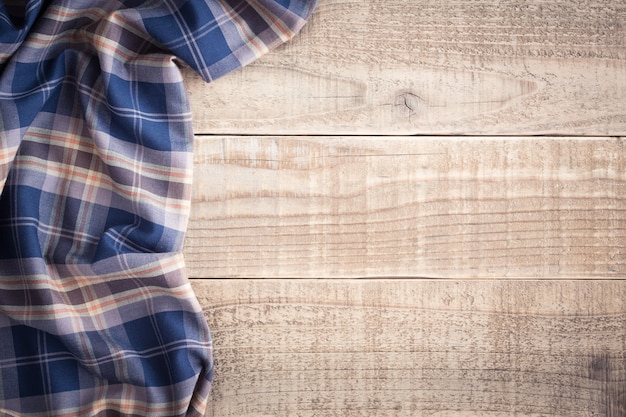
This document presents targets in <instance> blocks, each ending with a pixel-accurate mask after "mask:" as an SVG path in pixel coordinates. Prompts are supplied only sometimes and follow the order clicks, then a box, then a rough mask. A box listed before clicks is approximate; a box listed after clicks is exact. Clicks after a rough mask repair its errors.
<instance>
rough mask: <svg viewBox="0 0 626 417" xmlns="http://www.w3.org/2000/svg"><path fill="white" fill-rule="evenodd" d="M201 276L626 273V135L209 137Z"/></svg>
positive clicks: (201, 145)
mask: <svg viewBox="0 0 626 417" xmlns="http://www.w3.org/2000/svg"><path fill="white" fill-rule="evenodd" d="M195 163H196V165H195V169H196V171H195V174H196V175H195V178H194V188H193V189H194V192H193V204H192V213H191V222H190V225H189V231H188V233H187V241H186V245H185V247H186V249H185V251H186V252H185V255H186V261H187V266H188V268H189V272H190V274H191V276H193V277H270V278H271V277H311V278H318V277H329V278H333V277H334V278H337V277H382V276H396V277H398V276H407V277H416V276H418V277H419V276H426V277H459V278H463V277H465V278H472V277H494V278H497V277H537V278H542V277H543V278H546V277H548V278H549V277H554V278H559V277H560V278H563V277H617V278H620V277H624V275H625V274H626V254H625V252H624V250H625V248H626V215H625V213H626V154H625V152H624V141H623V139H621V138H585V139H581V138H578V139H575V138H464V139H459V138H446V139H441V138H426V137H419V138H416V137H404V138H400V137H389V138H381V137H379V138H367V137H198V138H197V144H196V149H195Z"/></svg>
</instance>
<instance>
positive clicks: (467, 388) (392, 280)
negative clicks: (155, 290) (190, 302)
mask: <svg viewBox="0 0 626 417" xmlns="http://www.w3.org/2000/svg"><path fill="white" fill-rule="evenodd" d="M185 76H186V80H187V82H188V89H189V91H190V94H191V104H192V108H193V111H194V128H195V131H196V133H197V134H198V136H197V142H196V151H195V156H194V157H195V178H194V181H195V182H194V187H193V204H192V213H191V219H190V223H189V230H188V234H187V240H186V244H185V256H186V261H187V266H188V269H189V273H190V275H191V276H192V277H196V278H211V277H217V278H222V277H224V278H228V279H197V280H193V285H194V288H195V289H196V292H197V294H198V296H199V299H200V302H201V305H202V306H203V308H204V310H205V314H206V318H207V320H208V322H209V325H210V327H211V329H212V332H213V336H214V340H215V361H216V374H215V385H214V388H213V393H212V398H211V401H210V403H209V410H208V414H207V416H211V417H230V416H232V417H248V416H254V417H261V416H263V417H269V416H272V417H283V416H284V417H314V416H324V417H334V416H336V417H344V416H346V417H352V416H354V417H356V416H359V417H360V416H363V417H383V416H384V417H387V416H394V417H395V416H398V417H403V416H412V417H413V416H429V417H457V416H458V417H477V416H487V417H509V416H524V417H540V416H548V415H549V416H561V417H583V416H584V417H591V416H596V417H624V416H626V280H625V279H624V277H625V276H626V254H625V250H626V249H625V248H626V188H625V187H626V154H625V153H624V141H623V139H621V138H620V137H619V136H626V2H625V1H624V0H619V1H613V0H592V1H581V0H562V1H548V0H529V1H526V0H497V1H496V0H426V1H422V0H420V1H416V0H361V1H357V0H320V3H319V6H318V8H317V10H316V11H315V14H314V16H313V18H312V20H311V22H310V23H309V24H308V25H307V26H306V27H305V28H304V31H303V32H302V33H301V34H299V35H298V36H297V37H296V38H295V39H294V40H293V41H292V42H290V43H288V44H286V45H284V46H283V47H281V48H280V49H279V50H277V51H275V53H273V54H270V55H268V56H266V57H263V58H262V59H261V60H259V61H258V62H257V63H255V64H253V65H251V66H249V67H247V68H244V69H243V70H240V71H238V72H236V73H234V74H232V75H230V76H229V77H228V78H227V79H226V80H218V81H216V82H214V83H212V84H208V85H207V84H203V83H202V82H201V81H199V79H198V78H197V77H194V76H193V75H192V74H191V73H190V72H187V73H186V74H185ZM412 134H416V135H420V136H414V137H410V136H404V137H403V136H398V135H412ZM537 134H543V135H551V136H546V137H529V136H532V135H537ZM203 135H206V136H203ZM338 135H345V136H338ZM360 135H361V136H360ZM363 135H365V136H363ZM425 135H442V136H438V137H435V136H425ZM480 135H483V136H480ZM523 135H526V136H523ZM362 277H365V278H367V279H363V280H355V279H351V278H362ZM400 277H402V278H404V279H398V278H400ZM416 277H428V278H449V279H441V280H439V279H434V280H420V279H416ZM237 278H289V279H279V280H278V279H259V280H257V279H237ZM291 278H293V279H291ZM307 278H324V279H315V280H313V279H307ZM338 278H341V279H338ZM510 278H523V279H516V280H513V279H510ZM528 278H537V279H536V280H534V281H533V280H527V279H528ZM577 278H582V279H580V280H572V279H577ZM601 278H607V279H604V280H601Z"/></svg>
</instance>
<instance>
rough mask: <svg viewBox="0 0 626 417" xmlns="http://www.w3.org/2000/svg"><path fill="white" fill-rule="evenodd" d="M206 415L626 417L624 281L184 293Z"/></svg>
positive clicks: (215, 287)
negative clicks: (200, 323)
mask: <svg viewBox="0 0 626 417" xmlns="http://www.w3.org/2000/svg"><path fill="white" fill-rule="evenodd" d="M193 286H194V289H195V291H196V293H197V294H198V297H199V299H200V301H201V303H202V305H203V306H204V311H205V316H206V318H207V320H208V322H209V325H210V326H211V328H212V333H213V337H214V343H215V360H216V362H215V372H216V373H215V383H214V387H213V390H212V397H211V399H210V401H209V410H208V413H207V416H224V417H228V416H233V417H246V416H255V417H256V416H273V417H280V416H299V417H313V416H329V417H331V416H338V417H339V416H340V417H350V416H363V417H371V416H381V417H382V416H385V417H386V416H398V417H402V416H436V417H444V416H445V417H453V416H472V417H474V416H488V417H505V416H507V417H508V416H533V417H539V416H548V415H549V416H562V417H583V416H584V417H587V416H589V417H590V416H604V417H621V416H624V415H626V356H625V348H626V332H625V330H626V283H625V282H624V281H502V280H491V281H432V280H431V281H420V280H390V279H386V280H196V281H193Z"/></svg>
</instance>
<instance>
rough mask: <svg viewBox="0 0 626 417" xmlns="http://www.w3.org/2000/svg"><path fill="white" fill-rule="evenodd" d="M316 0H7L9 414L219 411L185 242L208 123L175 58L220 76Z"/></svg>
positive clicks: (3, 356)
mask: <svg viewBox="0 0 626 417" xmlns="http://www.w3.org/2000/svg"><path fill="white" fill-rule="evenodd" d="M314 3H315V0H205V1H196V0H189V1H176V0H165V1H163V0H160V1H143V0H142V1H104V0H78V1H76V0H67V1H59V0H52V1H41V0H29V1H23V2H16V1H8V0H7V1H5V2H4V3H0V111H1V113H0V186H1V187H2V188H1V189H2V194H1V196H0V415H7V416H12V415H14V416H21V417H24V416H26V417H27V416H107V417H108V416H201V415H203V413H204V411H205V407H206V401H207V395H208V393H209V389H210V382H211V375H212V348H211V339H210V335H209V329H208V328H207V326H206V323H205V320H204V319H203V316H202V311H201V309H200V306H199V303H198V301H197V300H196V298H195V295H194V294H193V292H192V289H191V287H190V285H189V282H188V280H187V276H186V273H185V267H184V260H183V257H182V253H181V252H182V246H183V239H184V233H185V230H186V227H187V221H188V212H189V208H190V196H191V189H190V187H191V180H192V147H193V132H192V128H191V112H190V109H189V105H188V100H187V96H186V91H185V87H184V84H183V79H182V77H181V74H180V70H179V68H178V67H177V65H176V59H180V60H182V61H184V62H185V63H186V64H188V65H189V66H191V67H192V68H194V69H195V70H196V71H197V72H198V73H199V74H201V76H202V77H203V78H204V79H205V80H206V81H212V80H214V79H216V78H218V77H220V76H222V75H225V74H226V73H228V72H230V71H232V70H234V69H236V68H239V67H241V66H242V65H245V64H247V63H249V62H251V61H253V60H254V59H255V58H257V57H259V56H260V55H262V54H263V53H265V52H267V51H268V50H270V49H272V48H274V47H276V46H277V45H279V44H280V43H282V42H285V41H287V40H288V39H289V38H291V37H292V36H293V35H294V34H295V33H296V32H297V31H298V30H299V29H300V28H301V27H302V25H303V24H304V23H305V21H306V19H307V18H308V17H309V15H310V13H311V11H312V9H313V7H314ZM5 4H6V7H5ZM174 57H177V58H176V59H175V58H174Z"/></svg>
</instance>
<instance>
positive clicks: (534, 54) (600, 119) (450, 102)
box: [186, 0, 626, 135]
mask: <svg viewBox="0 0 626 417" xmlns="http://www.w3.org/2000/svg"><path fill="white" fill-rule="evenodd" d="M625 16H626V3H624V2H623V1H612V0H594V1H581V0H563V1H558V2H554V1H550V0H532V1H526V0H504V1H501V0H481V1H474V0H436V1H434V0H433V1H419V2H418V1H413V0H367V1H362V0H359V1H356V0H355V1H349V0H321V1H320V4H319V6H318V8H317V10H316V12H315V14H314V16H313V18H312V20H311V22H310V23H309V24H308V25H307V26H306V27H305V29H304V31H303V32H302V33H301V34H300V35H298V36H297V38H296V39H294V40H293V41H292V42H291V43H289V44H287V45H285V46H284V47H283V48H281V49H280V50H278V51H276V52H275V53H273V54H270V55H268V56H266V57H264V58H262V59H261V60H259V61H258V62H257V63H255V64H254V65H252V66H250V67H247V68H245V69H243V70H242V71H239V72H237V73H235V74H233V75H231V76H229V77H228V79H227V81H225V82H224V81H221V80H220V81H217V82H215V83H213V84H211V85H205V84H203V83H202V82H201V81H200V80H199V79H198V78H197V77H194V76H193V75H192V74H191V73H187V74H186V78H187V80H188V83H189V91H190V94H191V102H192V107H193V109H194V120H195V129H196V131H197V132H198V133H205V134H208V133H227V134H242V133H254V134H333V135H334V134H338V133H344V134H346V133H347V134H415V133H420V134H488V135H496V134H497V135H499V134H516V135H519V134H564V135H625V134H626V101H625V100H624V97H625V96H626V24H625V21H626V20H625V18H624V17H625Z"/></svg>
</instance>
